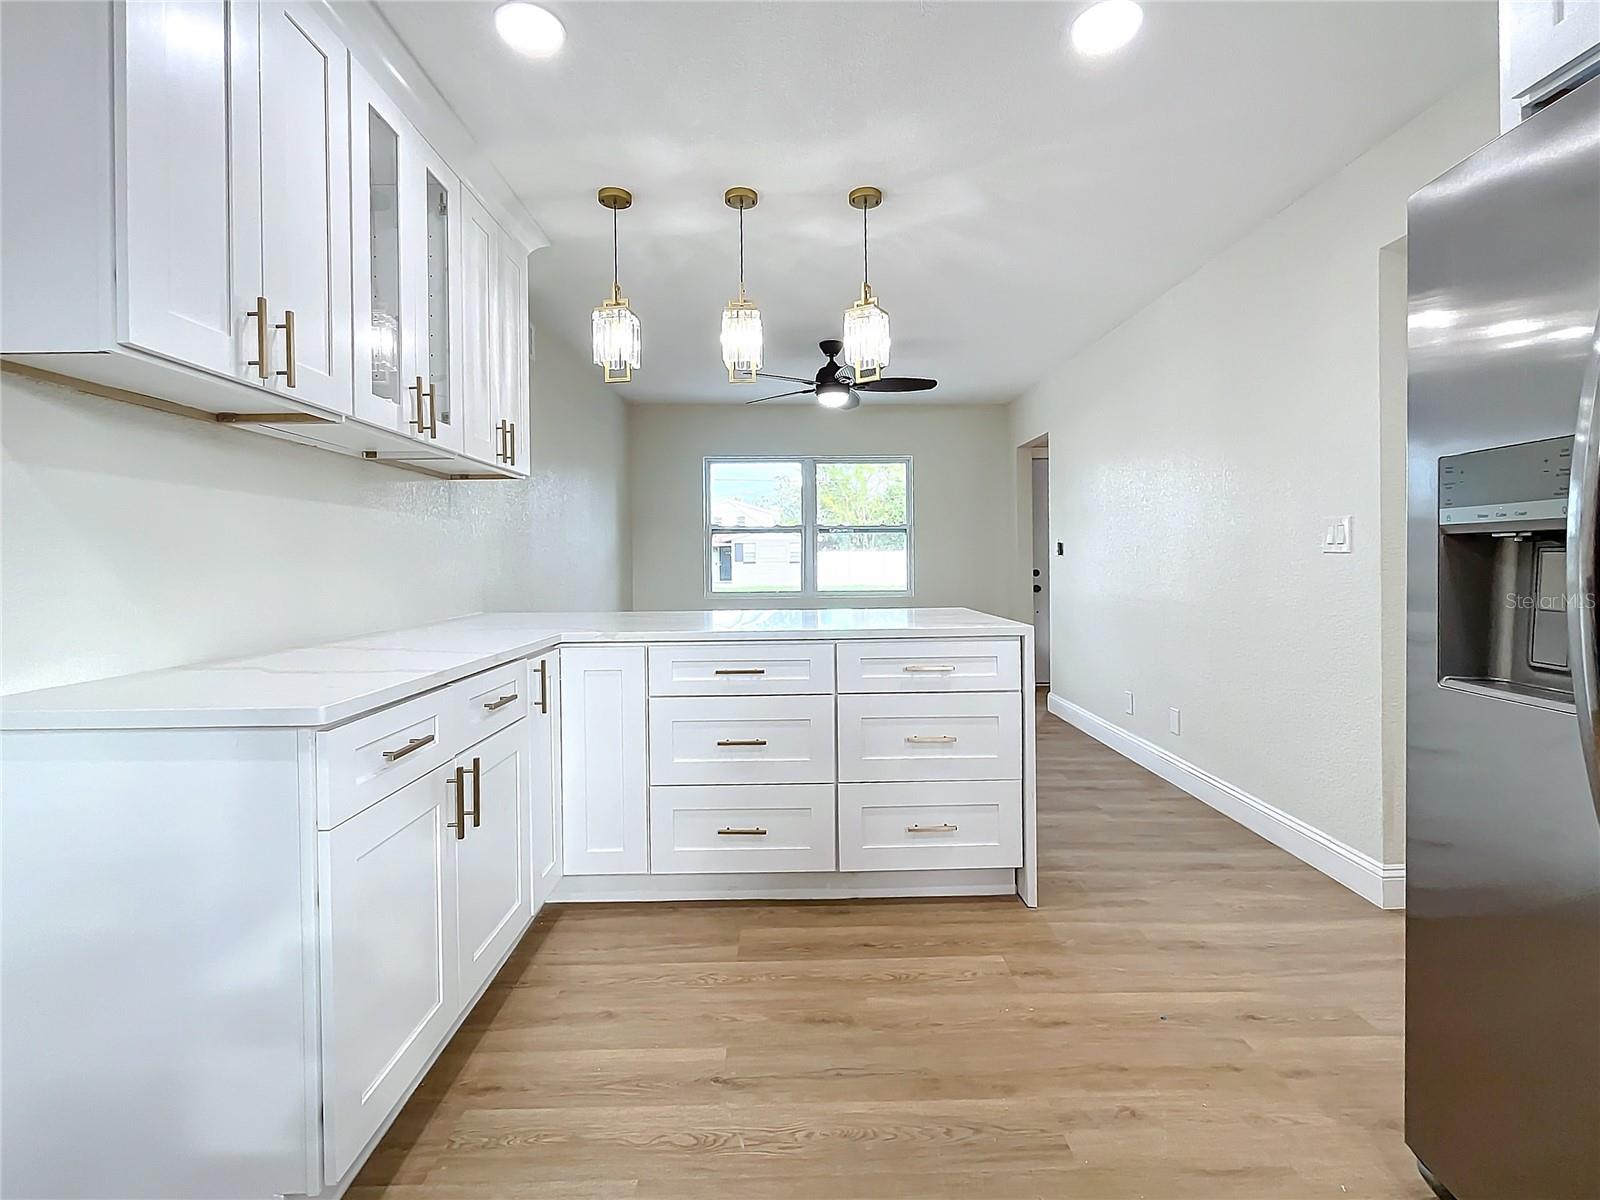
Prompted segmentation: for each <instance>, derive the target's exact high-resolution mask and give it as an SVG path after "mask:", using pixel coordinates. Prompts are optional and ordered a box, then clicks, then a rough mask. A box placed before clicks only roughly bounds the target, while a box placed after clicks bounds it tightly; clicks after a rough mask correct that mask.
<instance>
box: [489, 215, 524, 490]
mask: <svg viewBox="0 0 1600 1200" xmlns="http://www.w3.org/2000/svg"><path fill="white" fill-rule="evenodd" d="M494 290H495V323H494V329H495V394H496V396H497V397H498V407H499V415H498V416H497V417H496V418H495V419H496V420H497V421H504V422H505V449H506V456H505V465H506V466H508V467H510V468H511V469H512V470H514V471H516V472H517V473H518V474H522V475H526V474H527V473H528V445H529V439H528V410H529V404H528V253H527V251H526V250H524V249H523V248H522V247H521V246H520V245H519V244H518V243H517V241H516V239H514V238H512V237H511V236H510V235H509V234H507V233H506V232H505V231H504V230H500V231H499V242H498V246H497V250H496V260H495V268H494Z"/></svg>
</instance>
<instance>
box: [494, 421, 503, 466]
mask: <svg viewBox="0 0 1600 1200" xmlns="http://www.w3.org/2000/svg"><path fill="white" fill-rule="evenodd" d="M494 460H495V462H505V460H506V423H505V422H504V421H497V422H495V427H494Z"/></svg>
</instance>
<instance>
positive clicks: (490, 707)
mask: <svg viewBox="0 0 1600 1200" xmlns="http://www.w3.org/2000/svg"><path fill="white" fill-rule="evenodd" d="M516 698H517V694H516V693H515V692H512V693H511V694H510V695H509V696H501V697H500V699H498V700H485V701H484V702H483V710H484V712H494V710H495V709H497V708H504V707H505V706H506V705H508V704H510V703H511V702H512V701H513V700H515V699H516Z"/></svg>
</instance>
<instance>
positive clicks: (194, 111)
mask: <svg viewBox="0 0 1600 1200" xmlns="http://www.w3.org/2000/svg"><path fill="white" fill-rule="evenodd" d="M228 9H229V6H228V5H226V4H224V3H223V0H197V2H189V3H175V2H174V3H163V2H160V0H149V2H147V3H140V4H127V5H118V6H117V7H116V8H115V10H114V15H115V19H116V21H117V22H118V34H119V36H120V40H121V46H120V51H121V53H120V54H119V56H118V58H117V65H118V76H117V82H118V94H117V117H118V120H117V137H118V162H119V164H120V167H121V174H120V178H121V184H122V186H121V190H120V192H119V195H118V205H117V225H118V236H117V247H118V251H119V262H118V270H117V282H118V285H119V288H120V292H121V294H120V297H119V306H118V307H119V310H120V317H121V322H120V329H119V331H118V339H119V340H120V341H122V342H124V343H126V344H128V345H130V346H136V347H138V348H139V349H141V350H147V351H149V352H150V353H152V354H159V355H161V356H162V357H164V358H170V359H174V360H176V361H178V362H181V363H187V364H189V365H190V366H195V367H200V368H203V369H205V370H208V371H214V372H216V373H217V374H220V375H235V376H240V375H242V374H243V373H244V372H245V371H246V370H250V368H247V367H246V365H245V361H244V360H245V359H247V358H249V357H251V356H252V355H251V354H240V353H238V352H237V351H238V348H239V347H240V346H245V345H251V346H253V345H254V341H253V339H254V337H255V328H254V325H253V323H252V321H251V319H250V318H249V317H248V316H247V315H246V312H245V310H246V309H247V308H249V307H251V306H252V305H253V303H254V295H255V291H256V289H257V288H258V287H259V283H260V281H259V273H260V258H261V255H260V248H259V245H256V246H255V247H254V249H253V252H251V247H250V238H249V231H250V229H251V228H253V226H254V224H255V220H256V218H255V217H254V215H253V214H252V213H251V212H250V211H249V210H250V209H251V208H252V207H253V201H254V198H253V197H249V198H247V197H240V198H239V203H240V205H241V206H242V208H243V209H244V210H245V211H243V212H242V213H241V229H240V232H241V233H242V234H243V235H244V236H243V241H244V244H245V248H246V252H245V253H244V254H243V255H241V256H240V257H239V260H238V261H236V258H235V253H234V222H233V213H232V210H231V208H230V203H231V193H230V189H229V153H230V144H231V143H230V128H229V126H230V111H231V108H230V104H229V94H228V88H229V82H228V81H229V71H228V46H229V30H228V23H229V11H228ZM239 9H240V12H239V16H240V17H241V20H242V21H243V24H242V25H241V27H240V28H239V29H238V30H237V32H236V38H237V40H238V42H239V43H240V44H241V46H242V47H244V49H245V50H246V51H253V49H254V46H255V38H254V31H253V30H251V29H250V28H249V27H248V23H249V21H250V20H252V19H253V17H254V8H253V6H250V5H241V6H239ZM254 76H255V71H254V69H253V65H252V69H251V71H250V78H251V79H252V80H253V79H254ZM252 112H253V105H247V106H246V111H245V112H233V113H232V120H233V122H234V123H235V124H236V125H238V126H240V127H241V129H240V132H241V135H242V136H244V137H245V138H246V140H247V141H248V142H249V143H250V144H251V145H252V146H253V144H254V141H255V137H254V130H253V129H251V128H249V119H250V116H251V113H252ZM236 271H238V272H240V273H241V277H240V278H238V279H237V280H236V279H235V272H236ZM246 294H248V295H249V296H250V297H251V299H250V300H246V301H245V302H244V304H242V305H237V304H236V301H235V297H236V296H244V295H246Z"/></svg>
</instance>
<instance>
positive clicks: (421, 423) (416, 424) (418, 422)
mask: <svg viewBox="0 0 1600 1200" xmlns="http://www.w3.org/2000/svg"><path fill="white" fill-rule="evenodd" d="M406 391H408V392H415V393H416V396H417V402H416V404H415V405H414V406H413V411H414V412H415V413H416V415H415V416H414V417H412V418H411V420H410V421H409V422H408V424H409V425H410V426H411V428H413V429H415V430H416V431H417V432H418V433H419V434H423V433H427V432H428V422H427V421H425V420H424V419H423V416H422V395H423V393H422V376H421V375H418V376H417V381H416V382H415V383H413V384H412V385H411V386H410V387H408V388H407V389H406Z"/></svg>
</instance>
